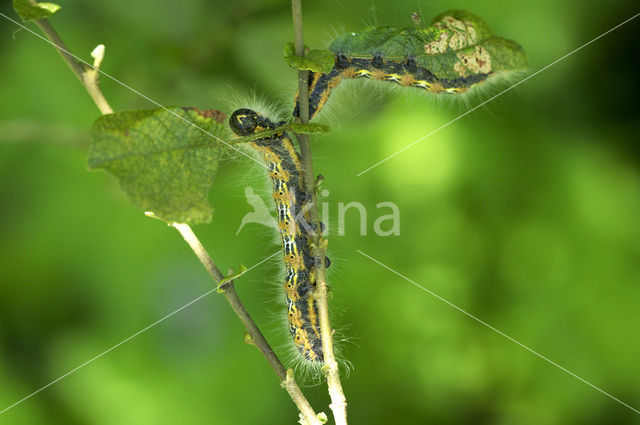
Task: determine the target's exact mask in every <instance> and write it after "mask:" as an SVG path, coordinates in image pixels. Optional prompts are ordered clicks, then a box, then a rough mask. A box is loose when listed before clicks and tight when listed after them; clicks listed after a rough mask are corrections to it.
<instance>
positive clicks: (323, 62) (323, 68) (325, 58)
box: [284, 43, 335, 74]
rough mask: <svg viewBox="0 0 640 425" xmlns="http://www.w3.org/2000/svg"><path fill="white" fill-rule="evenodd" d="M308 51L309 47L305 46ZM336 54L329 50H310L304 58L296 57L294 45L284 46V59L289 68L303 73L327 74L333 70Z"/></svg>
mask: <svg viewBox="0 0 640 425" xmlns="http://www.w3.org/2000/svg"><path fill="white" fill-rule="evenodd" d="M304 50H305V51H307V50H308V49H307V46H305V49H304ZM334 56H335V55H334V53H333V52H331V51H329V50H310V51H308V52H307V53H305V55H304V56H303V57H300V56H298V55H296V48H295V44H294V43H287V44H286V45H285V46H284V59H285V60H286V61H287V63H288V64H289V66H290V67H291V68H294V69H301V70H303V71H313V72H319V73H321V74H326V73H328V72H329V71H331V69H332V68H333V65H334V63H335V59H334Z"/></svg>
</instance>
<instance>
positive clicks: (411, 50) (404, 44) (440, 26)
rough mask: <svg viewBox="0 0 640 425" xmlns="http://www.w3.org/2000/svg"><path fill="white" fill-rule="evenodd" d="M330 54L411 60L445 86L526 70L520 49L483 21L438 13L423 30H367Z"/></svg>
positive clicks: (337, 45)
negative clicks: (470, 79) (450, 81)
mask: <svg viewBox="0 0 640 425" xmlns="http://www.w3.org/2000/svg"><path fill="white" fill-rule="evenodd" d="M330 49H331V50H332V51H333V52H341V53H344V54H345V55H347V56H348V57H352V58H371V57H373V56H374V55H376V54H378V55H382V57H383V58H385V59H389V60H407V59H408V58H412V59H415V61H416V64H417V65H418V66H420V67H423V68H426V69H428V70H429V71H430V72H432V73H433V74H434V75H435V76H436V77H437V78H440V79H450V80H454V79H458V78H464V77H468V76H473V75H482V74H485V75H486V74H492V73H495V72H499V71H516V70H522V69H525V68H526V67H527V57H526V54H525V52H524V50H523V49H522V47H521V46H520V45H518V44H517V43H515V42H513V41H510V40H505V39H503V38H499V37H496V36H494V35H493V32H492V31H491V29H490V28H489V27H488V26H487V24H486V23H485V22H484V21H483V20H482V19H480V18H479V17H477V16H476V15H474V14H472V13H470V12H467V11H465V10H452V11H448V12H445V13H442V14H440V15H438V16H436V17H435V18H434V19H433V21H432V22H431V26H429V27H426V28H419V27H418V28H416V27H369V28H366V29H364V30H362V31H360V32H357V33H355V32H354V33H350V34H346V35H344V36H341V37H339V38H338V39H336V40H335V41H334V42H333V43H332V44H331V47H330Z"/></svg>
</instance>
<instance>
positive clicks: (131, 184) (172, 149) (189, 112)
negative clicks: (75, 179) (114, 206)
mask: <svg viewBox="0 0 640 425" xmlns="http://www.w3.org/2000/svg"><path fill="white" fill-rule="evenodd" d="M170 111H171V112H172V113H171V112H168V111H166V110H164V109H154V110H146V111H125V112H116V113H115V114H109V115H103V116H102V117H100V118H98V119H97V120H96V122H95V123H94V125H93V128H92V130H91V146H90V148H89V160H88V163H89V168H90V169H95V168H101V169H103V170H105V171H107V172H108V173H110V174H113V175H114V176H115V177H116V178H117V179H118V180H119V182H120V186H121V188H122V189H123V190H124V191H125V193H126V194H127V195H128V196H129V198H130V199H131V201H132V202H133V203H134V204H135V205H136V206H138V207H140V208H142V209H143V210H144V211H150V212H152V213H153V214H154V215H155V216H156V217H158V218H160V219H162V220H164V221H166V222H169V223H171V222H178V223H187V224H197V223H207V222H209V221H211V216H212V208H211V206H210V205H209V202H208V201H207V194H208V192H209V189H210V187H211V185H212V183H213V178H214V176H215V173H216V171H217V168H218V163H219V161H220V158H221V155H222V153H223V151H224V149H225V146H224V145H223V144H222V143H220V142H219V141H217V140H215V139H214V138H212V137H211V136H210V135H208V134H206V133H204V132H202V131H201V130H200V129H198V128H196V127H194V126H193V125H189V124H188V123H186V122H184V121H183V120H181V119H178V117H176V116H175V115H174V114H176V115H178V116H179V117H182V118H184V119H185V120H187V121H189V122H191V123H193V124H195V125H196V126H198V127H199V128H201V129H202V130H205V131H207V132H208V133H211V134H213V135H214V136H216V137H219V138H220V137H222V135H223V133H224V124H223V123H224V120H225V115H224V114H223V113H222V112H219V111H216V110H214V109H211V110H204V111H201V110H198V109H195V108H170Z"/></svg>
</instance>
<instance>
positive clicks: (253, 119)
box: [229, 108, 260, 136]
mask: <svg viewBox="0 0 640 425" xmlns="http://www.w3.org/2000/svg"><path fill="white" fill-rule="evenodd" d="M259 121H260V115H258V113H257V112H255V111H252V110H251V109H247V108H241V109H238V110H236V111H235V112H234V113H233V114H231V117H229V127H231V130H233V132H234V133H236V134H237V135H238V136H248V135H249V134H253V133H254V132H255V131H256V128H257V127H258V125H259Z"/></svg>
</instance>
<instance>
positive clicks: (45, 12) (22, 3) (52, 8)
mask: <svg viewBox="0 0 640 425" xmlns="http://www.w3.org/2000/svg"><path fill="white" fill-rule="evenodd" d="M13 10H15V11H16V13H17V14H18V15H20V17H21V18H22V20H23V21H25V22H26V21H32V20H34V19H47V18H50V17H51V16H53V14H54V13H56V12H57V11H58V10H60V6H59V5H57V4H55V3H36V4H33V3H31V2H29V1H28V0H13Z"/></svg>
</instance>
